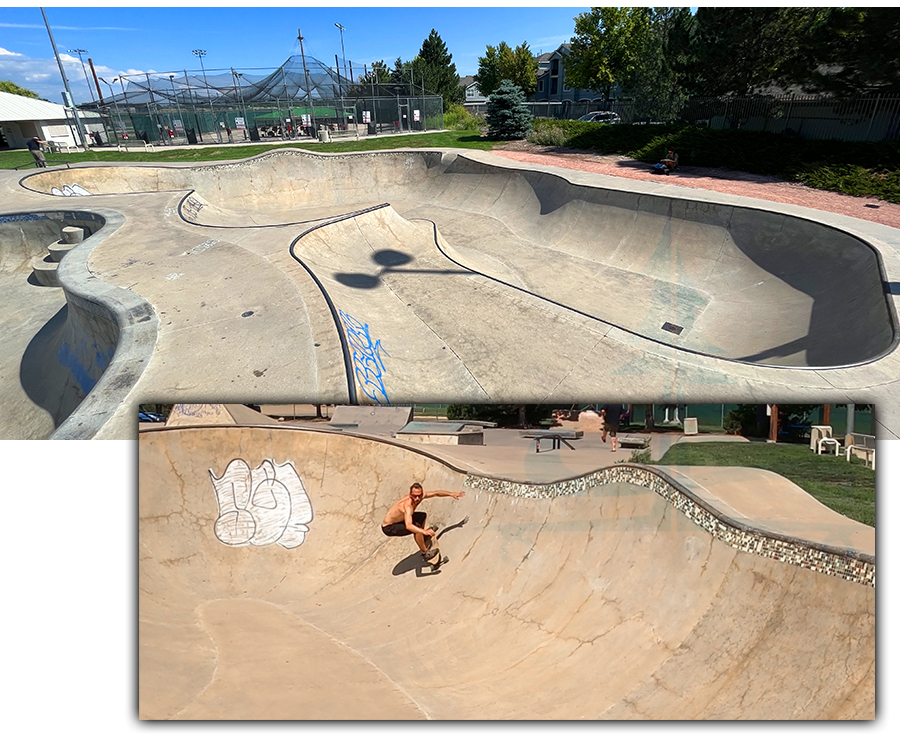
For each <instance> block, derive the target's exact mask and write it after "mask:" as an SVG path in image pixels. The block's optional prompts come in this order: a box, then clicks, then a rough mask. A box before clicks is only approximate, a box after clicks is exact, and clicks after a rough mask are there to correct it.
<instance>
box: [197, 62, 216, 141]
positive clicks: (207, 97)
mask: <svg viewBox="0 0 900 751" xmlns="http://www.w3.org/2000/svg"><path fill="white" fill-rule="evenodd" d="M191 53H192V54H194V55H196V56H197V57H199V58H200V70H201V71H203V83H204V85H205V86H206V99H207V101H208V102H209V111H210V114H211V115H212V118H213V124H214V125H215V126H216V138H218V139H219V143H222V134H221V133H220V132H219V123H218V121H217V120H216V113H215V111H214V110H213V106H212V97H210V95H209V81H207V80H206V68H205V67H204V66H203V58H204V57H206V50H191Z"/></svg>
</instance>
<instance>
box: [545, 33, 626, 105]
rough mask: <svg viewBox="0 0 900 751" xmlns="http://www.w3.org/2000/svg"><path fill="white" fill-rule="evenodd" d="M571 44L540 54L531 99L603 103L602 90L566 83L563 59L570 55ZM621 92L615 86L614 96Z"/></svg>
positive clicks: (604, 97)
mask: <svg viewBox="0 0 900 751" xmlns="http://www.w3.org/2000/svg"><path fill="white" fill-rule="evenodd" d="M570 51H571V46H570V45H568V44H561V45H560V46H559V47H557V48H556V49H555V50H554V51H553V52H545V53H543V54H542V55H538V57H537V63H538V71H537V91H535V93H534V96H532V97H531V100H532V101H534V102H596V103H598V104H602V103H603V102H605V101H606V95H605V94H604V93H603V92H600V91H591V90H589V89H575V88H572V87H570V86H568V85H566V71H565V66H564V65H563V61H564V60H565V58H566V56H567V55H569V53H570ZM617 94H619V91H618V86H613V90H612V92H611V95H612V97H613V98H615V97H616V95H617Z"/></svg>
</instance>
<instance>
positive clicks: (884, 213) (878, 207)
mask: <svg viewBox="0 0 900 751" xmlns="http://www.w3.org/2000/svg"><path fill="white" fill-rule="evenodd" d="M493 152H494V153H496V154H498V155H500V156H505V157H507V158H509V159H515V160H516V161H520V162H527V163H528V164H540V165H548V166H551V167H565V168H567V169H574V170H581V171H582V172H593V173H595V174H600V175H614V176H615V177H627V178H629V179H631V180H648V181H650V182H660V183H669V184H675V185H680V186H681V187H685V188H701V189H703V190H714V191H717V192H719V193H727V194H730V195H735V196H746V197H747V198H759V199H763V200H766V201H776V202H777V203H787V204H793V205H795V206H805V207H806V208H809V209H820V210H822V211H831V212H833V213H835V214H843V215H844V216H852V217H854V218H856V219H865V220H867V221H870V222H877V223H878V224H885V225H887V226H888V227H894V228H896V229H900V204H896V203H890V202H889V201H883V200H881V199H879V198H872V197H856V196H845V195H842V194H840V193H832V192H831V191H827V190H818V189H816V188H809V187H807V186H805V185H801V184H800V183H793V182H790V181H788V180H784V179H782V178H780V177H776V176H774V175H753V174H750V173H749V172H738V171H737V170H728V169H723V168H721V167H684V166H683V167H679V168H678V170H676V171H675V172H673V173H672V174H671V175H655V174H653V172H652V171H651V168H650V165H649V164H647V163H646V162H639V161H637V160H636V159H631V158H630V157H627V156H619V155H616V154H595V153H594V152H591V151H583V150H580V149H569V148H564V147H558V146H539V145H537V144H533V143H530V142H529V141H525V140H522V141H511V142H509V143H507V144H504V145H503V146H497V147H495V148H494V149H493Z"/></svg>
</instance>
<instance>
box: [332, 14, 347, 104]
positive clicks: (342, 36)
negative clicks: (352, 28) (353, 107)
mask: <svg viewBox="0 0 900 751" xmlns="http://www.w3.org/2000/svg"><path fill="white" fill-rule="evenodd" d="M335 26H337V27H338V30H340V32H341V58H342V59H343V61H344V80H345V81H346V80H348V79H347V55H346V53H345V52H344V32H345V31H346V29H345V28H344V27H343V26H341V25H340V24H339V23H336V24H335ZM343 93H344V90H343V87H341V95H343Z"/></svg>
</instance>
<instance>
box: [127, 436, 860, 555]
mask: <svg viewBox="0 0 900 751" xmlns="http://www.w3.org/2000/svg"><path fill="white" fill-rule="evenodd" d="M209 429H226V430H252V431H257V430H264V431H268V430H275V431H291V430H293V431H298V432H301V433H317V434H324V435H336V436H344V437H347V438H355V439H362V440H366V441H372V442H374V443H381V444H384V445H387V446H394V447H395V448H399V449H402V450H405V451H409V452H411V453H414V454H418V455H419V456H423V457H425V458H427V459H430V460H431V461H434V462H436V463H438V464H441V465H443V466H444V467H446V468H447V469H449V470H451V471H453V472H456V473H458V474H460V475H463V476H465V477H467V478H468V477H474V478H482V479H486V480H493V481H496V482H505V483H509V484H511V485H521V486H524V487H529V488H544V489H548V490H551V491H552V490H553V489H554V487H555V486H557V485H562V484H564V483H570V482H572V481H576V480H581V479H584V478H588V477H591V476H594V475H603V474H610V473H615V472H617V471H618V470H620V469H622V468H625V469H631V470H636V469H637V470H643V471H645V472H648V473H649V474H652V475H654V476H655V477H657V478H659V479H660V480H661V481H662V482H664V483H666V484H667V485H669V486H671V487H672V488H674V489H675V490H677V491H678V492H679V493H682V494H683V495H685V496H687V497H688V498H689V499H690V500H691V502H692V503H694V504H696V505H697V506H698V507H699V508H701V509H703V511H705V512H706V513H708V514H710V515H711V516H713V517H714V518H715V519H717V520H718V521H719V522H721V523H722V524H725V525H726V526H728V527H732V528H734V529H737V530H739V531H741V532H749V533H751V534H754V535H760V536H762V537H768V538H771V539H774V540H779V541H782V542H788V543H792V544H795V545H802V546H804V547H808V548H811V549H813V550H819V551H821V552H823V553H829V554H831V555H838V556H842V557H845V558H849V559H853V560H859V561H864V562H866V563H869V564H871V565H873V566H874V565H875V556H873V555H870V554H869V553H863V552H861V551H858V550H855V549H853V548H844V547H836V546H833V545H827V544H825V543H821V542H816V541H813V540H805V539H803V538H801V537H795V536H792V535H786V534H782V533H779V532H775V531H773V530H768V529H761V528H759V527H754V526H753V525H752V524H748V523H747V522H746V521H742V520H740V519H734V518H732V517H730V516H728V515H727V514H725V513H723V512H722V511H721V510H720V509H718V508H716V507H715V506H713V505H712V504H710V503H708V502H707V501H706V500H704V499H703V498H701V497H700V496H699V495H697V493H696V492H694V491H693V490H692V489H691V488H688V487H687V486H685V485H684V484H683V483H681V482H679V480H678V479H677V478H675V477H673V476H672V474H671V473H669V472H667V471H666V467H665V466H663V467H655V466H652V465H647V464H634V463H632V462H623V463H621V464H614V465H612V466H606V467H598V468H596V469H592V470H588V471H587V472H579V473H577V474H573V475H570V476H566V477H563V478H560V479H557V480H551V481H549V482H533V481H528V480H519V479H515V478H508V477H503V476H500V475H492V474H488V473H483V472H476V471H473V470H470V469H466V468H464V467H461V466H459V465H457V464H455V463H454V462H453V461H452V460H451V459H448V458H446V457H442V456H437V455H435V454H432V453H431V452H429V451H428V450H427V449H423V448H421V447H420V446H416V445H412V444H409V445H407V444H404V443H401V442H399V441H397V440H395V439H392V438H388V437H386V436H378V435H370V434H367V433H357V432H353V431H352V430H349V431H348V430H335V429H333V428H324V427H316V426H311V425H229V424H219V425H217V424H207V425H164V424H163V425H159V424H157V425H153V426H152V427H151V428H148V429H145V430H143V431H141V432H140V433H139V436H138V438H139V439H140V437H142V436H144V435H146V434H149V433H161V432H169V431H191V430H198V431H199V430H209ZM761 471H765V470H761ZM498 492H499V491H498ZM558 495H560V496H564V495H573V493H568V494H567V493H559V494H558Z"/></svg>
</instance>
